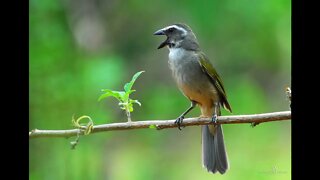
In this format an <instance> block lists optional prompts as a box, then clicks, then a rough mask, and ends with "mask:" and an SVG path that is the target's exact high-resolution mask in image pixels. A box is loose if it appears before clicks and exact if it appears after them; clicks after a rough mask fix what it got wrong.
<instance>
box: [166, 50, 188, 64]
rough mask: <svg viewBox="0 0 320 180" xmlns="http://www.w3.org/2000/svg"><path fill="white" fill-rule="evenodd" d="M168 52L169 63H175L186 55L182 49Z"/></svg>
mask: <svg viewBox="0 0 320 180" xmlns="http://www.w3.org/2000/svg"><path fill="white" fill-rule="evenodd" d="M169 51H170V52H169V63H177V62H178V61H181V60H183V58H184V57H185V55H186V50H184V49H182V48H170V49H169Z"/></svg>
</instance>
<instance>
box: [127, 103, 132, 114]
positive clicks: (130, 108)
mask: <svg viewBox="0 0 320 180" xmlns="http://www.w3.org/2000/svg"><path fill="white" fill-rule="evenodd" d="M128 109H129V112H132V111H133V105H132V103H129V104H128Z"/></svg>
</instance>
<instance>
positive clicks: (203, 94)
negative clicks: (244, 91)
mask: <svg viewBox="0 0 320 180" xmlns="http://www.w3.org/2000/svg"><path fill="white" fill-rule="evenodd" d="M153 34H154V35H165V36H166V40H165V41H163V42H162V43H161V44H160V45H159V46H158V49H161V48H163V47H168V49H169V60H168V64H169V67H170V69H171V71H172V76H173V78H174V79H175V82H176V84H177V86H178V88H179V89H180V91H181V92H182V93H183V95H184V96H185V97H187V98H188V99H189V100H190V102H191V105H190V107H189V108H188V109H187V110H186V111H184V112H183V113H182V114H181V115H180V116H179V117H178V118H177V119H176V120H175V124H177V126H178V128H179V130H181V124H182V122H183V119H184V118H185V116H186V115H187V114H188V113H189V112H190V111H191V110H192V109H194V108H195V107H196V106H197V105H198V106H199V107H200V110H201V115H200V118H211V120H212V121H213V122H215V123H213V124H212V125H211V124H210V125H202V127H201V132H202V138H201V141H202V165H203V167H204V168H206V169H207V171H208V172H211V173H213V174H214V173H216V172H219V173H220V174H224V173H225V172H226V171H227V170H228V169H229V162H228V157H227V153H226V147H225V144H224V137H223V129H222V125H221V124H216V122H217V117H218V116H220V115H221V107H223V108H225V109H226V110H227V111H229V112H230V113H232V110H231V106H230V104H229V102H228V100H227V95H226V92H225V88H224V85H223V83H222V80H221V78H220V76H219V75H218V73H217V71H216V69H215V68H214V66H213V65H212V63H211V62H210V61H209V58H208V57H207V56H206V55H205V53H204V52H202V50H201V49H200V46H199V43H198V40H197V38H196V36H195V34H194V33H193V31H192V30H191V28H190V27H189V26H188V25H186V24H184V23H175V24H172V25H169V26H166V27H164V28H161V29H159V30H157V31H156V32H154V33H153Z"/></svg>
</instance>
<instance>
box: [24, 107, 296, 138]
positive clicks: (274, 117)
mask: <svg viewBox="0 0 320 180" xmlns="http://www.w3.org/2000/svg"><path fill="white" fill-rule="evenodd" d="M289 119H291V111H282V112H273V113H264V114H252V115H235V116H218V122H217V124H240V123H253V125H257V124H259V123H263V122H271V121H283V120H289ZM174 121H175V120H152V121H136V122H124V123H112V124H101V125H96V126H93V129H92V131H91V133H97V132H104V131H116V130H130V129H143V128H151V129H152V128H154V129H158V130H160V129H166V128H176V127H177V124H175V123H174ZM206 124H214V123H213V122H212V121H211V119H210V118H186V119H184V120H183V123H182V126H199V125H206ZM83 128H85V127H83ZM83 131H84V130H80V129H69V130H39V129H34V130H32V131H30V132H29V138H37V137H65V138H68V137H72V136H77V135H78V133H79V134H80V135H83ZM91 133H90V134H91Z"/></svg>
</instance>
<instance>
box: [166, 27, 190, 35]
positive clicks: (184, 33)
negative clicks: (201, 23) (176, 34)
mask: <svg viewBox="0 0 320 180" xmlns="http://www.w3.org/2000/svg"><path fill="white" fill-rule="evenodd" d="M170 28H176V29H178V30H179V31H182V32H183V34H182V35H183V36H185V35H187V31H186V30H185V29H184V28H182V27H179V26H176V25H171V26H168V27H166V28H164V30H168V29H170Z"/></svg>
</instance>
